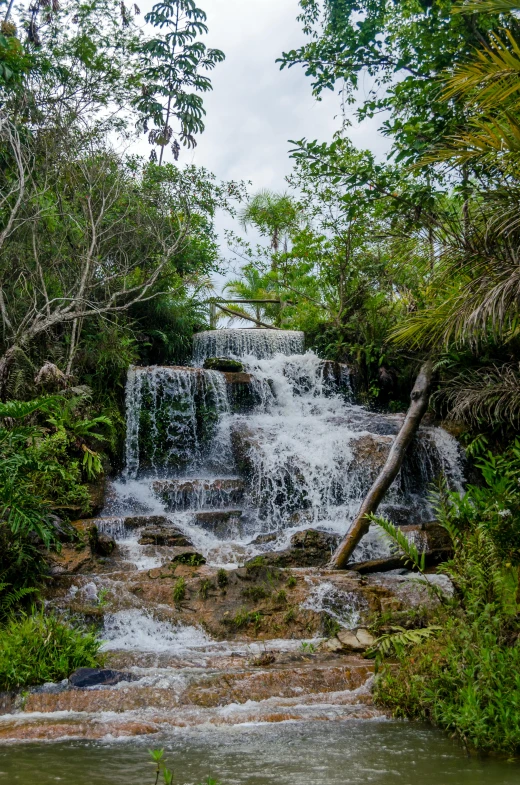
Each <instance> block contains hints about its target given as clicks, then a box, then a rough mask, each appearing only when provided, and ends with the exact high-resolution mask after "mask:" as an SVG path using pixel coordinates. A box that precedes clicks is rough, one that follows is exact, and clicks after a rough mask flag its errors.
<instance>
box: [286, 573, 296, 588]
mask: <svg viewBox="0 0 520 785" xmlns="http://www.w3.org/2000/svg"><path fill="white" fill-rule="evenodd" d="M297 583H298V581H297V580H296V578H295V576H294V575H289V577H288V578H287V581H286V582H285V585H286V586H287V588H288V589H294V587H295V586H296V584H297Z"/></svg>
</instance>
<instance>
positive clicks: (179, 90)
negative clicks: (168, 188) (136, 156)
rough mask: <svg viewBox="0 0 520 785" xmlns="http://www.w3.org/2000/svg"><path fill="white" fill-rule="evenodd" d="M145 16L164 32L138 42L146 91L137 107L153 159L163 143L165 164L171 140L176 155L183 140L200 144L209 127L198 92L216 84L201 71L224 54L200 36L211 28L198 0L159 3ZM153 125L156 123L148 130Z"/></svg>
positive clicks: (140, 78)
mask: <svg viewBox="0 0 520 785" xmlns="http://www.w3.org/2000/svg"><path fill="white" fill-rule="evenodd" d="M145 20H146V22H148V24H150V25H152V26H153V27H155V28H158V29H159V30H161V31H162V30H165V32H164V34H162V35H157V36H155V37H152V38H148V39H146V40H145V41H144V42H143V43H142V44H140V46H139V55H140V59H141V61H142V66H141V71H140V73H139V75H138V77H137V81H138V84H139V87H140V89H141V95H139V96H138V97H137V98H136V99H135V100H134V106H135V107H136V108H137V109H138V111H139V112H140V114H141V118H142V119H141V124H142V127H143V130H144V131H149V132H148V140H149V142H150V144H152V145H154V149H153V150H152V154H151V159H152V160H157V153H156V152H155V147H159V148H160V152H159V165H161V164H162V161H163V156H164V150H165V148H166V147H167V145H168V144H170V142H171V144H172V152H173V156H174V158H175V160H177V159H178V157H179V152H180V145H179V141H178V140H180V142H181V144H183V145H186V146H187V147H195V145H196V140H195V134H199V133H202V131H204V115H205V114H206V112H205V109H204V105H203V101H202V97H201V96H200V95H199V93H206V92H208V90H211V89H212V86H211V80H210V79H209V77H208V76H206V75H205V74H204V73H202V72H203V71H208V70H211V69H213V68H214V67H215V65H217V63H221V62H222V61H223V60H224V58H225V55H224V53H223V52H222V51H221V50H220V49H211V48H208V47H207V46H206V45H205V44H204V43H202V41H201V40H199V39H200V36H201V35H204V34H206V33H207V32H208V27H207V25H206V23H205V22H206V14H205V13H204V11H203V10H202V9H201V8H198V7H197V6H196V4H195V2H194V0H164V1H163V2H159V3H156V4H155V5H154V6H153V8H152V10H151V11H150V12H149V13H148V14H146V16H145ZM150 124H152V126H153V127H152V128H151V129H150V130H149V126H150ZM174 124H176V125H175V127H174ZM172 140H173V141H172Z"/></svg>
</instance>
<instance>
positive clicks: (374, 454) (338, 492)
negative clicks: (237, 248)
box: [111, 329, 463, 562]
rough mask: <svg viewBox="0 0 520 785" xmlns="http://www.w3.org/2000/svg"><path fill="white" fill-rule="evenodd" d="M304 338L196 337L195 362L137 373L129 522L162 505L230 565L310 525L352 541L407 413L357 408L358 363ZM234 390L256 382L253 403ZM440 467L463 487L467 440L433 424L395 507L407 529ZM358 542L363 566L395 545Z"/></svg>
mask: <svg viewBox="0 0 520 785" xmlns="http://www.w3.org/2000/svg"><path fill="white" fill-rule="evenodd" d="M303 342H304V341H303V333H299V332H291V331H273V330H256V329H245V330H244V329H238V330H215V331H207V332H204V333H199V334H198V335H196V336H195V337H194V358H193V359H194V367H190V368H177V367H155V366H153V367H150V368H137V367H132V368H131V369H130V370H129V373H128V381H127V387H126V403H127V438H126V473H125V476H126V483H124V484H123V485H121V484H120V485H119V492H118V494H119V495H118V504H119V506H118V504H116V505H115V506H114V511H113V512H112V513H111V514H119V515H121V514H127V513H126V512H125V510H127V509H128V501H125V499H126V500H128V499H129V500H130V501H131V500H132V499H138V500H139V504H140V505H141V508H142V509H143V510H144V511H146V510H148V511H149V512H150V513H151V512H152V511H153V514H155V515H157V514H158V508H159V507H160V508H161V509H162V514H163V515H166V516H169V515H172V516H173V515H174V516H175V524H176V525H181V526H184V527H185V530H186V532H187V534H188V536H189V537H190V538H191V540H192V541H193V542H194V543H195V545H196V547H198V548H199V549H200V550H202V551H203V552H204V553H205V554H206V555H208V558H209V559H213V560H214V561H217V562H218V561H219V559H222V558H223V553H224V551H225V553H226V556H225V559H224V561H226V560H227V561H236V560H237V556H236V555H233V554H235V553H236V554H238V553H242V554H243V555H244V554H245V555H251V554H252V553H255V552H261V551H262V550H266V549H280V548H283V547H285V546H286V545H287V544H288V542H289V539H290V537H291V536H292V534H294V533H295V532H296V531H298V530H302V529H305V528H309V527H311V526H312V527H317V528H319V529H321V530H324V531H327V532H331V533H336V534H344V532H345V531H346V530H347V528H348V525H349V522H350V521H351V520H352V519H353V518H354V516H355V515H356V513H357V511H358V509H359V506H360V504H361V502H362V500H363V498H364V496H365V495H366V493H367V491H368V489H369V488H370V486H371V484H372V483H373V481H374V480H375V478H376V477H377V475H378V473H379V471H380V469H381V467H382V466H383V464H384V462H385V460H386V457H387V455H388V452H389V450H390V446H391V444H392V441H393V439H394V438H395V435H396V434H397V433H398V432H399V429H400V427H401V424H402V422H403V417H404V415H403V414H382V413H377V412H372V411H369V410H368V409H366V408H365V407H363V406H361V405H359V404H356V403H355V401H354V398H353V393H352V388H351V385H350V374H349V369H348V368H347V367H346V366H344V365H341V364H339V363H332V362H330V361H324V360H322V359H320V358H319V357H318V356H317V355H316V354H315V353H314V352H312V351H307V352H305V353H304V352H303ZM211 356H221V357H222V356H224V357H225V356H227V357H230V356H232V357H234V358H239V359H240V361H241V362H242V364H243V366H244V371H245V375H244V378H243V379H240V380H238V381H237V379H236V378H235V377H236V374H225V373H221V372H218V371H210V370H205V369H203V368H201V367H200V365H201V364H202V363H203V361H204V359H205V358H207V357H211ZM234 384H235V385H236V384H242V385H247V387H248V389H249V391H250V393H249V394H248V397H247V405H245V406H244V405H242V404H236V395H235V394H232V393H229V394H228V389H230V388H231V387H232V385H234ZM441 472H442V473H444V475H445V476H446V478H447V480H448V483H449V485H450V487H452V488H453V489H454V490H457V491H461V490H462V488H463V473H462V468H461V455H460V449H459V446H458V444H457V442H456V440H455V439H454V438H453V437H452V436H451V435H450V434H449V433H447V432H446V431H445V430H444V429H442V428H438V427H432V426H423V427H421V428H420V430H419V432H418V435H417V437H416V439H415V440H414V443H413V444H412V446H411V448H410V450H409V451H408V454H407V456H406V459H405V462H404V464H403V467H402V469H401V471H400V473H399V476H398V478H397V479H396V481H395V482H394V484H393V486H392V488H391V489H390V491H389V493H388V494H387V496H386V498H385V502H384V504H383V505H382V507H381V511H382V513H383V514H385V515H387V516H388V517H389V518H390V519H391V520H393V521H394V522H395V523H398V524H404V523H420V522H421V521H425V520H428V519H431V516H432V510H431V507H430V505H429V502H428V495H429V487H430V485H431V483H432V481H433V480H434V479H435V478H436V477H437V476H438V475H439V474H440V473H441ZM136 478H137V479H136ZM125 486H126V490H125ZM125 494H126V496H125ZM116 495H117V494H116ZM259 535H263V536H264V540H263V541H262V538H261V537H260V539H259V540H258V542H262V544H261V546H260V545H255V544H254V543H255V542H256V541H257V538H258V537H259ZM266 535H268V539H267V540H265V536H266ZM244 548H245V549H246V550H244ZM359 548H360V550H359V556H360V558H370V557H375V556H382V555H384V554H385V553H386V552H387V550H388V548H387V545H386V543H384V544H383V542H382V540H381V538H380V536H379V535H378V533H377V532H371V533H370V534H369V535H367V537H366V538H364V540H363V541H362V543H361V544H360V546H359ZM255 549H256V550H255ZM242 558H243V556H242Z"/></svg>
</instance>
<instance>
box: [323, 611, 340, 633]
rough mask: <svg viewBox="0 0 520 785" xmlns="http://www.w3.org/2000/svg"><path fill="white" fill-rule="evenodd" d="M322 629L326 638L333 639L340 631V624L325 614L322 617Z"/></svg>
mask: <svg viewBox="0 0 520 785" xmlns="http://www.w3.org/2000/svg"><path fill="white" fill-rule="evenodd" d="M322 627H323V634H324V635H326V636H327V638H333V637H334V636H335V635H337V634H338V632H339V631H340V629H341V624H340V623H339V622H338V621H337V620H336V619H334V618H333V617H332V616H330V615H329V614H328V613H325V614H324V615H323V617H322Z"/></svg>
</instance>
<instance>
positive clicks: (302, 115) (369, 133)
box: [141, 0, 388, 284]
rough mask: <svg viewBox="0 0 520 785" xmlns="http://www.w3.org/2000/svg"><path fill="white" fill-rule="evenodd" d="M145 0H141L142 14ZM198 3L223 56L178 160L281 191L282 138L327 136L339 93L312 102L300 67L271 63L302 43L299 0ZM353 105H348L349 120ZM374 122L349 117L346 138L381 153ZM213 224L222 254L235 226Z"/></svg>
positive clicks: (220, 220)
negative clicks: (189, 143)
mask: <svg viewBox="0 0 520 785" xmlns="http://www.w3.org/2000/svg"><path fill="white" fill-rule="evenodd" d="M151 5H152V0H147V2H145V3H144V4H143V6H141V7H142V10H143V12H146V11H147V10H148V8H149V7H151ZM199 5H200V6H201V7H202V8H203V9H204V11H205V12H206V14H207V25H208V28H209V35H208V36H207V38H206V39H205V42H206V44H207V45H208V46H212V47H216V48H218V49H222V50H223V51H224V53H225V55H226V60H225V61H224V62H223V63H221V64H219V65H217V66H216V68H215V69H214V71H212V72H211V74H210V77H211V80H212V83H213V91H212V92H211V93H206V94H205V96H204V106H205V108H206V112H207V116H206V130H205V132H204V133H203V134H202V135H201V136H199V137H198V140H197V142H198V144H197V147H196V148H195V150H194V151H188V150H186V148H182V150H181V159H180V160H181V162H185V163H195V164H197V165H200V166H205V167H206V168H207V169H209V170H210V171H212V172H213V173H214V174H215V175H216V176H217V178H219V179H222V180H228V179H230V180H250V181H251V182H252V186H251V192H252V193H254V192H255V191H258V190H260V189H263V188H267V189H270V190H273V191H277V192H280V191H284V190H285V189H286V183H285V180H284V178H285V177H286V175H288V174H289V173H290V171H291V168H292V164H291V160H290V158H289V155H288V151H289V150H290V148H291V144H290V142H289V140H290V139H295V140H297V139H301V138H303V137H306V138H307V139H318V140H320V141H328V140H331V139H332V135H333V133H334V132H335V131H336V130H337V129H338V128H340V127H341V123H342V114H341V99H340V96H339V94H338V92H332V91H329V92H327V93H326V94H325V95H324V96H323V98H322V100H321V101H317V100H316V99H315V98H313V96H312V90H311V79H310V78H309V77H306V76H305V73H304V69H303V68H302V67H301V66H294V67H293V68H290V69H284V70H283V71H280V67H279V65H278V64H277V63H276V62H275V61H276V59H277V58H278V57H280V55H281V54H282V52H283V51H287V50H290V49H294V48H297V47H298V46H300V45H301V44H302V43H304V41H305V36H304V35H303V33H302V30H301V25H300V23H299V22H298V21H297V20H296V17H297V15H298V12H299V4H298V0H199ZM365 90H368V85H366V86H365V85H363V84H362V85H361V88H360V93H361V94H363V93H364V92H365ZM353 111H354V110H353V108H349V116H350V117H351V119H352V115H353ZM380 123H381V119H378V120H377V119H376V120H368V121H365V122H363V123H362V124H361V125H359V124H357V123H354V125H353V126H352V127H351V128H350V129H349V135H350V138H351V139H352V141H353V142H354V144H355V145H356V146H359V147H363V148H369V149H371V150H372V151H373V152H374V153H376V154H378V155H382V154H384V152H385V151H386V150H387V148H388V142H387V140H386V139H385V138H384V137H383V136H381V134H379V133H378V131H377V128H378V126H379V125H380ZM143 144H144V145H145V147H146V148H147V145H146V143H145V142H144V140H143ZM148 149H149V148H148ZM143 152H145V150H143ZM216 227H217V231H218V232H219V235H220V237H221V247H222V252H223V254H224V255H226V253H227V249H226V248H225V244H224V241H223V230H224V228H235V229H236V228H237V226H236V224H235V225H233V221H232V219H230V218H229V217H228V216H225V215H222V214H221V215H219V216H217V220H216ZM251 239H254V237H253V236H251ZM216 283H217V284H218V283H220V282H219V281H218V280H216Z"/></svg>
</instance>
